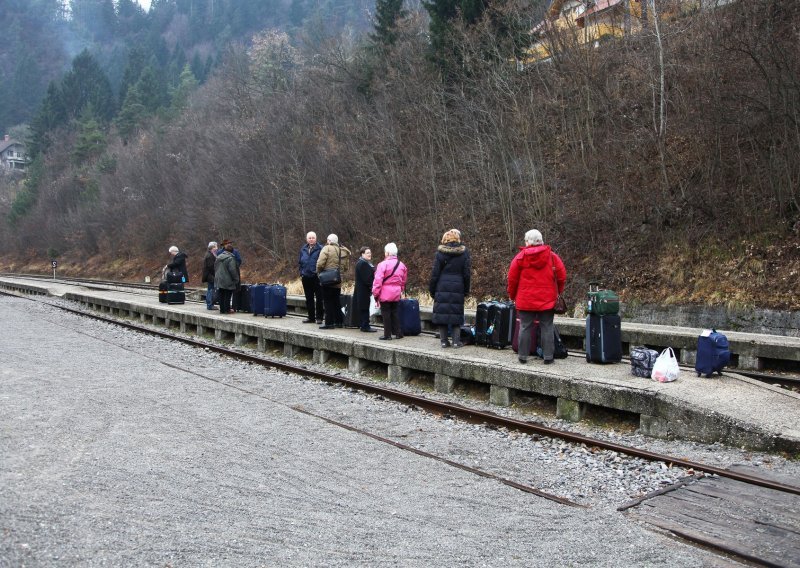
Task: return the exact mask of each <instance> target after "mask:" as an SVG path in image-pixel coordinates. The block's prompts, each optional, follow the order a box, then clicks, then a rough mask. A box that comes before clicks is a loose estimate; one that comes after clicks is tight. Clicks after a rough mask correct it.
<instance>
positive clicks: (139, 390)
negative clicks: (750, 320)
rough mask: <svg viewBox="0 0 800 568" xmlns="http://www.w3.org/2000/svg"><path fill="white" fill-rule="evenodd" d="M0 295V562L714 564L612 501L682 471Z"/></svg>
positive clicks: (699, 449) (642, 443) (781, 467)
mask: <svg viewBox="0 0 800 568" xmlns="http://www.w3.org/2000/svg"><path fill="white" fill-rule="evenodd" d="M0 306H2V310H0V329H2V332H0V349H1V350H2V353H3V366H2V371H0V376H1V377H2V381H0V408H1V409H2V412H0V426H1V427H0V456H1V457H0V527H1V528H2V532H0V565H2V566H6V565H7V566H65V565H85V566H120V565H158V566H167V565H169V566H277V565H281V566H284V565H295V566H308V565H324V566H352V565H377V564H384V565H402V566H431V565H437V566H452V565H464V566H533V565H536V566H576V565H602V566H667V565H668V566H670V567H678V566H698V565H704V564H705V565H718V564H720V563H725V562H729V560H728V559H723V558H721V557H719V556H716V555H715V554H714V553H713V552H709V551H707V550H702V549H699V548H695V547H692V546H689V545H687V544H685V543H682V542H680V541H676V540H675V539H673V538H670V537H668V536H666V535H663V534H661V533H659V532H656V531H653V530H650V529H648V528H647V527H646V526H644V525H640V524H638V523H635V522H633V521H631V520H629V519H628V518H627V517H626V516H625V515H623V514H621V513H619V512H617V511H616V507H617V506H619V505H620V504H622V503H624V502H627V501H629V500H630V499H632V498H635V497H637V496H640V495H642V494H644V493H647V492H649V491H652V490H654V489H658V488H661V487H664V486H666V485H668V484H671V483H673V482H675V481H677V480H679V479H681V478H683V477H685V476H686V475H688V474H689V473H690V472H686V471H683V470H680V469H676V468H669V467H667V466H666V465H664V464H657V463H656V464H653V463H649V462H645V461H643V460H637V459H629V458H626V457H624V456H620V455H617V454H615V453H614V452H606V451H596V450H592V449H589V448H585V447H582V446H574V445H570V444H566V443H564V442H562V441H559V440H548V439H544V438H539V439H536V438H534V437H530V436H526V435H521V434H518V433H515V432H508V431H504V430H491V429H487V428H484V427H482V426H476V425H470V424H466V423H463V422H460V421H456V420H449V419H446V418H442V417H437V416H434V415H431V414H428V413H425V412H420V411H417V410H414V409H410V408H409V407H407V406H405V405H401V404H397V403H394V402H390V401H386V400H383V399H382V397H378V396H373V395H365V394H363V393H359V392H356V391H353V390H352V389H349V388H345V387H338V386H332V385H328V384H324V383H321V382H319V381H311V380H306V379H303V378H302V377H299V376H296V375H292V374H287V373H283V372H276V371H269V370H266V369H264V368H261V367H258V366H255V365H250V364H246V363H241V362H237V361H233V360H231V359H229V358H225V357H223V356H220V355H217V354H215V353H212V352H209V351H205V350H201V349H197V348H192V347H188V346H185V345H181V344H178V343H174V342H170V341H168V340H163V339H158V338H153V337H150V336H146V335H144V334H141V333H137V332H132V331H130V330H125V329H123V328H120V327H118V326H114V325H112V324H107V323H103V322H97V321H92V320H89V319H86V318H81V317H80V316H77V315H73V314H68V313H65V312H63V311H60V310H58V309H56V308H54V307H51V306H48V305H46V304H44V303H40V302H31V301H28V300H24V299H17V298H10V297H6V296H3V297H0ZM73 307H74V306H73ZM308 365H309V366H310V365H311V364H310V363H308ZM321 368H324V367H321ZM393 387H394V385H393ZM397 388H403V389H408V390H413V389H414V387H413V386H412V385H399V386H398V387H397ZM429 394H430V395H431V396H433V393H429ZM437 396H438V395H437ZM442 398H445V399H452V400H457V401H458V402H460V403H462V404H463V403H465V401H464V400H463V399H462V400H458V399H457V397H452V396H451V397H447V396H442ZM469 403H470V404H472V405H475V406H484V407H485V408H490V407H489V406H488V405H482V403H480V402H479V401H469ZM295 407H298V408H302V409H303V410H304V411H306V412H310V413H312V414H316V415H319V416H323V417H325V418H328V419H331V420H335V421H338V422H342V423H345V424H348V425H350V426H354V427H357V428H361V429H364V430H366V431H369V432H371V433H374V434H376V435H379V436H384V437H387V438H390V439H392V440H396V441H398V442H401V443H403V444H407V445H409V446H413V447H415V448H418V449H421V450H424V451H427V452H430V453H433V454H436V455H437V456H441V457H444V458H447V459H450V460H453V461H457V462H460V463H463V464H465V465H469V466H471V467H476V468H479V469H483V470H485V471H488V472H491V473H494V474H496V475H498V476H502V477H505V478H509V479H512V480H514V481H517V482H520V483H525V484H528V485H532V486H534V487H536V488H538V489H540V490H542V491H547V492H550V493H553V494H556V495H559V496H561V497H565V498H569V499H572V500H575V501H578V502H579V503H581V504H583V505H586V506H587V507H588V508H586V509H581V508H574V507H567V506H564V505H559V504H557V503H554V502H551V501H548V500H545V499H542V498H540V497H537V496H535V495H530V494H527V493H524V492H521V491H519V490H516V489H513V488H511V487H508V486H506V485H503V484H501V483H499V482H497V481H495V480H491V479H486V478H483V477H480V476H477V475H474V474H471V473H469V472H466V471H463V470H460V469H457V468H454V467H452V466H449V465H447V464H444V463H442V462H439V461H436V460H432V459H429V458H425V457H423V456H419V455H416V454H413V453H411V452H408V451H403V450H402V449H399V448H396V447H393V446H391V445H389V444H386V443H382V442H380V441H377V440H375V439H372V438H369V437H367V436H364V435H361V434H358V433H356V432H352V431H349V430H346V429H344V428H341V427H337V426H335V425H333V424H330V423H328V422H326V421H324V420H321V419H319V418H317V417H315V416H312V415H309V414H306V413H304V412H298V411H297V410H296V409H295ZM490 409H491V410H492V411H495V412H497V411H502V412H504V413H506V412H507V413H513V412H514V410H513V409H502V410H499V409H498V408H497V407H491V408H490ZM556 423H557V425H558V426H560V427H564V426H565V424H563V423H561V422H559V421H555V420H552V424H553V425H556ZM570 427H571V428H572V429H575V430H578V431H582V432H583V433H587V434H592V435H599V434H601V435H602V436H604V437H606V438H609V439H612V440H613V441H615V442H618V443H624V444H629V445H636V446H639V447H645V448H647V449H650V450H653V451H662V452H666V453H669V454H671V455H675V456H677V457H684V458H687V459H692V460H697V461H707V462H709V463H714V464H715V465H722V466H725V465H729V464H745V465H749V466H753V467H755V468H762V469H765V470H769V471H770V472H771V473H772V474H777V475H781V476H786V477H789V478H791V477H792V476H794V477H795V478H797V474H798V473H800V468H798V464H797V462H793V461H787V460H785V459H783V458H781V457H779V456H772V455H767V454H754V453H751V452H741V451H738V450H736V449H731V448H725V447H723V446H719V445H712V446H709V445H702V444H694V443H687V442H667V441H660V440H651V439H647V438H644V437H641V436H638V435H636V434H633V435H629V434H622V433H614V432H608V431H601V432H599V433H598V432H596V431H593V430H591V429H590V428H588V427H587V426H585V425H570Z"/></svg>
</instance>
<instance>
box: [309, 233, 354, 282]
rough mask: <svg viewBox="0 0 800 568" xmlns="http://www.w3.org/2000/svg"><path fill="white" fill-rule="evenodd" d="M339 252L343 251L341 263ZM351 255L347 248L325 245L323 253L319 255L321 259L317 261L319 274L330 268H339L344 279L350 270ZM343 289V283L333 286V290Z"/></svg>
mask: <svg viewBox="0 0 800 568" xmlns="http://www.w3.org/2000/svg"><path fill="white" fill-rule="evenodd" d="M339 251H341V255H342V258H341V261H340V260H339ZM350 254H351V253H350V251H349V250H347V247H343V246H339V245H338V244H335V245H325V246H324V247H322V251H320V253H319V259H318V260H317V274H319V273H320V272H322V271H323V270H328V269H330V268H339V272H341V273H342V277H343V278H344V274H345V272H347V270H348V269H349V268H350ZM341 287H342V285H341V283H339V284H333V285H332V286H331V288H341Z"/></svg>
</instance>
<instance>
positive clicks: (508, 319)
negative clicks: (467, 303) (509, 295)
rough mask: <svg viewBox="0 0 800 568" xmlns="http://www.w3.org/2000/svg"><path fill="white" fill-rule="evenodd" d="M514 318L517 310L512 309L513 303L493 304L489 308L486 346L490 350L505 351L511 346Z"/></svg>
mask: <svg viewBox="0 0 800 568" xmlns="http://www.w3.org/2000/svg"><path fill="white" fill-rule="evenodd" d="M516 317H517V310H516V309H515V308H514V302H493V303H492V304H491V305H490V306H489V315H488V321H489V327H488V328H487V329H486V346H487V347H491V348H492V349H505V348H506V347H508V346H509V345H511V342H512V340H513V338H514V320H516ZM489 330H491V333H490V332H489Z"/></svg>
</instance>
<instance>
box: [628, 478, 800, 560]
mask: <svg viewBox="0 0 800 568" xmlns="http://www.w3.org/2000/svg"><path fill="white" fill-rule="evenodd" d="M627 514H628V515H630V516H633V517H635V518H637V519H640V520H642V521H644V522H646V523H648V524H651V525H653V526H656V527H659V528H661V529H663V530H667V531H670V532H672V533H673V534H676V535H678V536H680V537H683V538H686V539H688V540H691V541H693V542H698V543H702V544H705V545H707V546H712V547H714V548H718V549H720V550H724V551H727V552H729V553H732V554H736V555H738V556H740V557H742V558H745V559H747V560H750V561H753V562H758V563H761V564H764V565H766V566H780V567H786V568H800V496H798V495H792V494H790V493H785V492H780V491H775V490H772V489H766V488H763V487H757V486H753V485H748V484H746V483H743V482H741V481H736V480H732V479H727V478H722V477H707V478H703V479H700V480H698V481H697V482H695V483H692V484H687V485H684V486H682V487H679V488H677V489H675V490H674V491H672V492H669V493H661V494H657V495H654V496H653V497H651V498H649V499H647V500H644V501H642V502H641V503H639V504H638V505H636V506H634V507H631V508H629V509H627Z"/></svg>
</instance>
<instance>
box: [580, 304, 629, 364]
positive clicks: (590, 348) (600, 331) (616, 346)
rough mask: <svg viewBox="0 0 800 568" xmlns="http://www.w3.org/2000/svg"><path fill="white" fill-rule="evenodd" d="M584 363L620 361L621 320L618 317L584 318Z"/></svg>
mask: <svg viewBox="0 0 800 568" xmlns="http://www.w3.org/2000/svg"><path fill="white" fill-rule="evenodd" d="M586 361H588V362H589V363H619V362H620V361H622V318H620V317H619V316H618V315H606V316H597V315H593V314H591V315H589V316H587V317H586Z"/></svg>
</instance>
